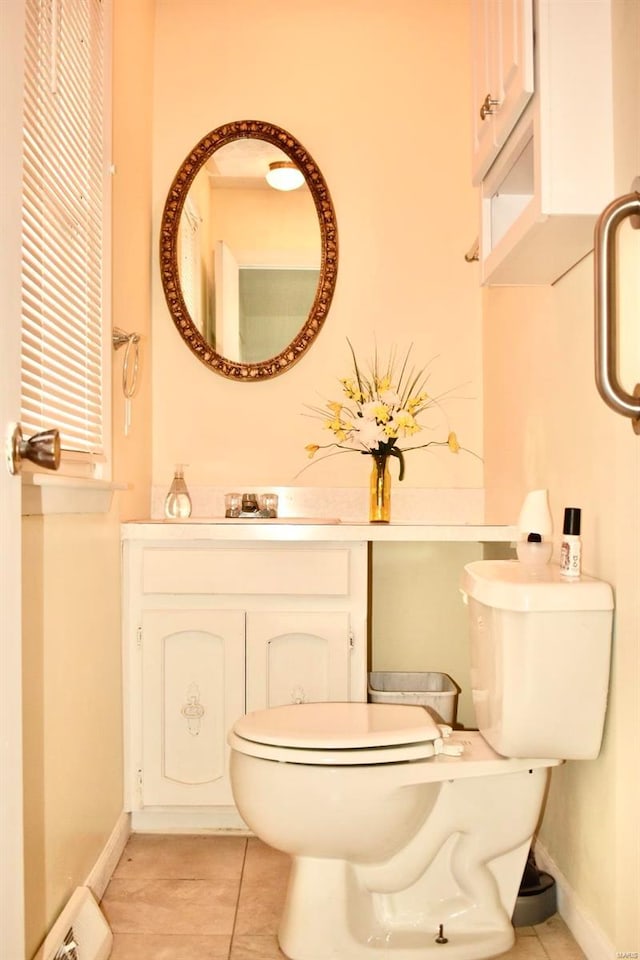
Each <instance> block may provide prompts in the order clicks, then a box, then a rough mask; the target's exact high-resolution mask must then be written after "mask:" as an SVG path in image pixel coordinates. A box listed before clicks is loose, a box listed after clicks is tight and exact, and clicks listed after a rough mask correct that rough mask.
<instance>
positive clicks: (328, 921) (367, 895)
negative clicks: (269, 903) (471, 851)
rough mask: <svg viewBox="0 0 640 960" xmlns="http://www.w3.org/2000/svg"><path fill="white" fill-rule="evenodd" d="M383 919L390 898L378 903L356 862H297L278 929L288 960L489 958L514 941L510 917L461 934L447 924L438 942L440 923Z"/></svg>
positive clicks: (451, 914)
mask: <svg viewBox="0 0 640 960" xmlns="http://www.w3.org/2000/svg"><path fill="white" fill-rule="evenodd" d="M456 912H457V911H456V909H455V906H454V905H453V903H452V904H451V908H450V909H449V910H448V911H447V910H445V914H447V913H448V916H449V917H452V918H454V917H455V915H456ZM471 912H473V911H471ZM385 913H386V911H385V895H377V897H374V898H372V896H371V891H369V890H367V889H365V888H363V887H362V885H361V884H360V882H359V880H358V877H357V871H354V869H353V867H352V865H351V864H348V863H346V862H345V861H341V860H320V859H315V858H311V857H309V858H305V857H297V858H295V860H294V861H293V864H292V872H291V877H290V881H289V892H288V895H287V900H286V906H285V911H284V914H283V916H282V920H281V923H280V928H279V931H278V941H279V943H280V948H281V949H282V951H283V953H284V954H285V955H286V956H287V957H289V958H290V960H330V958H339V960H376V958H378V960H389V958H390V957H393V960H436V958H439V960H444V958H447V960H484V958H487V957H493V956H496V955H497V954H500V953H504V952H505V951H507V950H509V949H510V948H511V947H512V946H513V943H514V940H515V934H514V930H513V927H512V926H511V924H510V923H509V922H508V920H507V919H506V917H498V916H497V917H496V918H495V923H494V924H487V925H486V926H484V925H483V924H482V923H480V924H479V925H477V924H473V929H472V930H469V929H464V930H463V929H460V924H459V923H458V924H457V928H456V920H455V919H452V920H451V924H450V925H448V924H447V923H446V922H445V923H443V925H442V926H443V929H442V934H441V936H440V924H439V923H438V922H436V921H435V920H434V921H432V922H430V921H429V920H428V919H424V918H423V920H422V922H421V924H420V925H418V924H416V923H415V922H414V924H413V926H412V925H411V924H407V926H406V927H405V928H402V927H401V926H400V925H399V924H393V923H391V924H388V923H385V921H388V920H389V918H388V917H387V916H385ZM376 914H377V915H376ZM442 918H443V917H442V916H441V917H440V918H439V919H442Z"/></svg>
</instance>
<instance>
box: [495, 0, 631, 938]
mask: <svg viewBox="0 0 640 960" xmlns="http://www.w3.org/2000/svg"><path fill="white" fill-rule="evenodd" d="M613 9H614V26H615V36H616V49H615V56H614V61H615V64H616V77H615V102H614V121H615V130H616V170H617V181H618V183H617V188H618V192H619V193H620V194H622V193H627V192H628V191H629V189H630V185H631V181H632V179H633V177H634V176H635V175H637V174H638V172H639V171H640V143H639V137H640V112H639V111H638V103H639V102H640V71H639V68H638V65H639V64H640V7H638V5H636V4H625V3H620V4H614V7H613ZM611 199H613V197H612V198H611ZM639 263H640V236H639V235H638V233H637V232H636V233H634V232H633V231H631V230H630V229H625V231H624V236H623V237H621V250H620V264H621V269H620V278H621V279H620V305H619V322H620V332H621V343H622V346H623V361H622V376H623V383H624V385H625V388H626V390H627V391H629V392H632V390H633V385H634V384H635V382H637V380H638V372H639V371H640V332H639V331H638V323H637V318H638V316H639V314H640V284H639V282H638V264H639ZM592 273H593V260H592V257H589V258H588V259H587V260H586V261H585V262H583V263H581V264H580V265H579V266H578V267H576V268H574V269H573V270H572V271H571V272H570V273H569V274H568V275H567V276H566V277H564V278H563V279H562V280H561V281H560V282H559V283H557V284H556V286H554V287H547V288H540V289H532V288H529V289H527V288H501V289H498V288H495V289H490V290H488V291H486V292H485V299H484V325H483V343H484V355H485V363H484V382H485V413H484V415H485V457H486V460H485V471H486V487H487V491H486V494H487V500H486V502H487V521H488V522H501V521H508V520H510V519H511V518H513V516H514V515H515V514H516V511H517V509H518V507H519V504H520V503H521V500H522V497H523V495H524V493H525V492H526V491H527V490H529V489H531V488H537V487H547V488H548V489H549V492H550V502H551V509H552V513H553V519H554V525H555V531H556V541H557V540H558V538H559V536H560V533H561V530H562V526H561V525H562V517H563V508H564V507H565V506H579V507H582V510H583V525H582V527H583V529H582V539H583V561H584V562H583V567H584V570H585V571H586V572H587V573H590V574H593V575H595V576H599V577H602V578H603V579H605V580H607V581H609V582H610V583H611V584H612V585H613V586H614V589H615V596H616V616H615V635H614V652H613V666H612V675H611V685H610V699H609V710H608V717H607V724H606V730H605V740H604V745H603V748H602V752H601V755H600V757H599V758H598V759H597V760H595V761H590V762H580V763H571V762H569V763H567V764H565V765H564V766H563V767H562V768H559V769H557V770H554V772H553V776H552V783H551V791H550V795H549V800H548V804H547V809H546V813H545V818H544V821H543V823H542V827H541V831H540V839H541V843H542V844H543V845H544V847H545V849H546V850H547V852H548V854H549V855H550V856H551V858H552V860H553V861H555V863H556V864H557V866H558V868H559V869H560V871H561V873H562V874H563V875H564V877H565V878H566V880H567V881H568V884H569V886H570V888H571V890H572V899H571V900H569V901H566V902H565V903H564V912H565V915H567V916H569V915H570V914H571V915H573V917H574V919H575V915H576V913H577V914H578V916H579V917H580V916H582V917H583V918H584V917H586V918H591V919H592V920H593V922H594V924H595V925H596V927H597V928H599V929H600V930H601V931H602V932H603V933H604V934H605V935H606V937H608V938H609V940H610V943H611V945H612V946H613V947H614V948H615V949H617V950H618V951H625V950H626V951H633V950H637V947H638V944H639V943H640V928H639V916H638V903H639V902H640V886H639V885H640V850H639V839H638V838H639V834H640V832H639V830H638V813H637V808H638V796H639V795H640V754H639V753H638V750H637V744H638V740H639V739H640V693H639V691H640V682H639V681H640V659H639V658H640V648H639V638H640V612H639V603H638V597H639V596H640V497H639V494H638V490H639V489H640V437H637V436H635V435H634V434H633V432H632V429H631V425H630V423H629V421H628V420H625V419H623V418H621V417H619V416H617V415H616V414H614V413H613V412H612V411H610V410H609V409H608V408H607V407H606V406H605V405H604V403H603V402H602V401H601V399H600V398H599V396H598V395H597V392H596V388H595V383H594V373H593V367H594V358H593V290H592V288H593V276H592ZM555 556H556V559H557V556H558V554H557V547H556V555H555ZM580 911H582V914H580ZM602 955H603V956H604V954H602ZM607 955H608V954H607Z"/></svg>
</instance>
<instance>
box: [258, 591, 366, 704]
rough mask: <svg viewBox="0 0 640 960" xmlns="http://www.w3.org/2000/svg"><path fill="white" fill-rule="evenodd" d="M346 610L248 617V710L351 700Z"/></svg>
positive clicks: (267, 612) (263, 614)
mask: <svg viewBox="0 0 640 960" xmlns="http://www.w3.org/2000/svg"><path fill="white" fill-rule="evenodd" d="M350 660H351V630H350V623H349V614H348V613H346V612H342V611H340V612H331V611H329V612H307V611H302V610H301V611H296V612H289V611H286V612H282V611H260V612H258V611H255V612H250V613H248V614H247V712H249V711H250V710H262V709H264V708H266V707H276V706H280V705H282V704H287V703H311V702H318V701H326V700H349V699H351V697H350Z"/></svg>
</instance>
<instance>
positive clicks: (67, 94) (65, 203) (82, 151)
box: [21, 0, 108, 463]
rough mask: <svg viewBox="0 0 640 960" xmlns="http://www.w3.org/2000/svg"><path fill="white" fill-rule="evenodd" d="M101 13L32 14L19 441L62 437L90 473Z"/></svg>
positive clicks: (96, 438)
mask: <svg viewBox="0 0 640 960" xmlns="http://www.w3.org/2000/svg"><path fill="white" fill-rule="evenodd" d="M104 7H105V4H103V3H102V2H101V0H27V4H26V9H27V15H26V58H25V62H26V76H25V111H24V182H23V220H22V223H23V227H22V235H23V243H22V412H21V418H22V430H23V433H24V434H25V435H29V434H31V433H37V432H38V431H39V430H46V429H49V428H52V427H57V428H58V429H59V430H60V437H61V444H62V449H63V451H76V452H77V453H79V454H80V459H81V460H87V461H88V462H90V463H94V462H96V461H101V460H104V458H105V456H106V450H105V429H104V426H105V417H104V389H103V388H104V384H105V361H106V359H107V357H106V356H104V355H103V353H104V348H103V344H104V341H105V338H104V336H103V324H104V321H105V302H106V301H105V291H106V282H107V278H106V276H105V269H104V264H105V262H108V258H107V257H105V247H106V232H105V213H106V209H107V204H106V177H105V172H106V158H105V152H106V149H105V134H104V130H105V123H104V101H105V59H106V58H105V9H104ZM107 356H108V355H107ZM63 455H64V454H63Z"/></svg>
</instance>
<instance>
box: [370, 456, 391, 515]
mask: <svg viewBox="0 0 640 960" xmlns="http://www.w3.org/2000/svg"><path fill="white" fill-rule="evenodd" d="M371 459H372V460H373V466H372V469H371V479H370V483H369V521H370V522H371V523H389V520H390V519H391V474H390V473H389V457H388V456H386V455H385V454H372V455H371Z"/></svg>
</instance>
